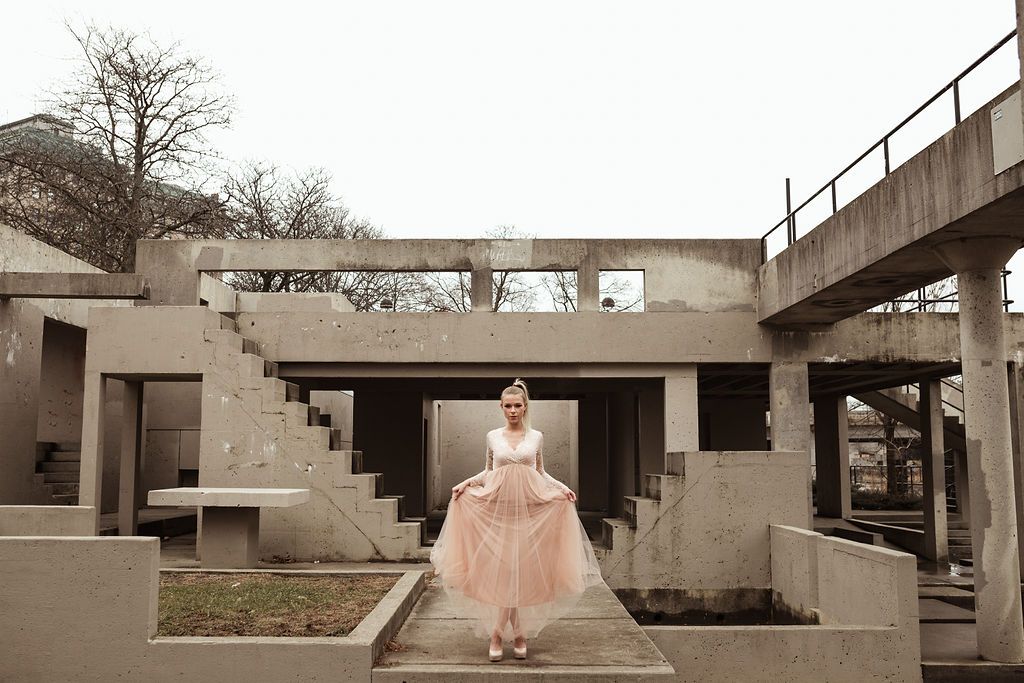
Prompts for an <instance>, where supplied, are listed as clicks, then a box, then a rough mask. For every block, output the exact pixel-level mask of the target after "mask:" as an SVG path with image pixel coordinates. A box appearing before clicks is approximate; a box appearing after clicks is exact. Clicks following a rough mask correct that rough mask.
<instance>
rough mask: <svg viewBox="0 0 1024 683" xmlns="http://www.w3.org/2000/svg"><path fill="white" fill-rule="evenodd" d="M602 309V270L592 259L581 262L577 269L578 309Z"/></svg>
mask: <svg viewBox="0 0 1024 683" xmlns="http://www.w3.org/2000/svg"><path fill="white" fill-rule="evenodd" d="M600 309H601V283H600V272H599V271H598V269H597V266H595V265H594V263H593V262H591V261H589V260H588V261H586V262H584V263H582V264H580V267H579V269H577V271H576V310H577V311H598V310H600Z"/></svg>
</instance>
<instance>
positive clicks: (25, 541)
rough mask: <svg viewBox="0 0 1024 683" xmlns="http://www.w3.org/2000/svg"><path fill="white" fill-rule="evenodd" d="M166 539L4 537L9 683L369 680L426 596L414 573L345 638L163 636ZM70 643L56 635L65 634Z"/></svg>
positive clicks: (0, 670)
mask: <svg viewBox="0 0 1024 683" xmlns="http://www.w3.org/2000/svg"><path fill="white" fill-rule="evenodd" d="M158 560H159V539H156V538H142V537H128V538H118V537H102V538H101V537H94V538H52V537H51V538H43V537H24V538H13V537H6V538H4V537H0V586H3V593H2V596H3V606H4V611H5V613H6V614H17V615H18V617H17V618H16V619H0V642H2V643H3V644H4V649H3V654H4V656H3V657H0V679H2V680H12V681H13V680H17V681H35V680H40V681H41V680H47V681H49V680H74V681H110V680H133V681H134V680H171V679H175V680H178V679H181V680H208V679H216V680H252V681H270V680H273V681H308V680H317V679H319V678H321V677H323V676H324V672H330V674H329V678H330V679H331V680H337V681H345V682H348V681H363V682H367V683H368V682H369V681H370V669H371V667H372V664H373V661H374V658H375V657H376V656H377V655H379V654H380V652H382V650H383V647H384V643H385V642H386V641H387V640H388V639H389V638H391V637H392V636H393V635H394V634H395V633H396V632H397V630H398V627H399V626H400V625H401V623H402V621H403V620H404V619H405V616H406V615H407V614H408V612H409V610H411V608H412V604H413V603H414V602H415V600H416V598H417V597H418V595H419V593H420V592H421V591H422V586H423V577H422V574H421V573H419V572H410V573H408V574H405V575H403V576H402V578H400V579H399V582H398V584H396V585H395V587H394V588H393V589H392V590H391V591H390V592H389V593H388V594H387V595H386V596H385V598H384V599H383V600H382V601H381V603H380V604H378V606H377V608H376V609H375V610H374V611H373V612H371V613H370V614H369V615H367V617H366V618H365V619H364V620H363V621H362V622H361V623H360V624H359V626H357V627H356V629H354V630H353V631H352V633H350V634H349V635H348V636H347V637H343V638H241V637H240V638H229V637H225V638H209V637H192V638H187V637H182V638H161V637H155V634H156V629H157V597H158V586H159V578H158V572H159V569H158ZM62 633H66V634H72V636H70V637H57V636H56V635H55V634H62Z"/></svg>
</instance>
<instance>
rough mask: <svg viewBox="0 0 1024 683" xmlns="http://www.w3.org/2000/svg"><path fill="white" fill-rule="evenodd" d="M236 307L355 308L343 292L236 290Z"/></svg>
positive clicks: (250, 309) (247, 310) (264, 309)
mask: <svg viewBox="0 0 1024 683" xmlns="http://www.w3.org/2000/svg"><path fill="white" fill-rule="evenodd" d="M236 299H237V302H236V308H235V310H236V311H237V312H239V313H273V312H275V311H278V312H282V311H337V312H338V313H352V312H354V311H355V310H356V308H355V306H353V305H352V302H350V301H349V300H348V299H347V298H345V296H344V295H343V294H336V293H326V294H316V293H304V292H301V293H296V292H287V293H286V292H238V293H237V294H236Z"/></svg>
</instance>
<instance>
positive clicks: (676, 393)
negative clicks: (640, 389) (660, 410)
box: [662, 365, 700, 472]
mask: <svg viewBox="0 0 1024 683" xmlns="http://www.w3.org/2000/svg"><path fill="white" fill-rule="evenodd" d="M691 368H692V370H689V371H680V372H679V373H678V374H674V375H671V376H669V377H666V378H665V453H666V456H665V462H664V467H665V469H663V470H662V472H668V455H667V454H668V453H681V452H684V451H698V450H700V440H699V438H698V422H699V419H698V417H699V416H698V414H697V366H696V365H693V366H691Z"/></svg>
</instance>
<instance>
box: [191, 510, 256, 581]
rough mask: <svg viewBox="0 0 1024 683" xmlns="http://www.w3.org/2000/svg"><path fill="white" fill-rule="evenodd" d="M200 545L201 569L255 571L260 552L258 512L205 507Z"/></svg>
mask: <svg viewBox="0 0 1024 683" xmlns="http://www.w3.org/2000/svg"><path fill="white" fill-rule="evenodd" d="M200 545H201V546H202V550H201V552H200V554H201V556H202V566H203V567H210V568H216V569H240V568H246V567H255V566H256V563H257V561H258V560H259V550H260V549H259V545H260V509H259V508H247V507H238V508H233V507H204V508H203V535H202V540H201V541H200Z"/></svg>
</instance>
